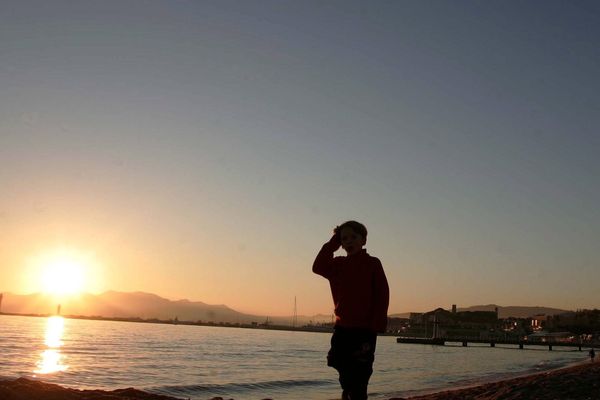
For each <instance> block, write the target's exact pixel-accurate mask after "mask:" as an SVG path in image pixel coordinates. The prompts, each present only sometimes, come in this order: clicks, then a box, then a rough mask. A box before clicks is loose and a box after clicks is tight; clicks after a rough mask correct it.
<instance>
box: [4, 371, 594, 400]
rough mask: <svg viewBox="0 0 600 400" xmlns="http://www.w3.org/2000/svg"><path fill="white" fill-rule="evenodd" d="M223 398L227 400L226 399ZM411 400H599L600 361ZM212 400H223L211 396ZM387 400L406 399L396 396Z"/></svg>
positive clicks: (18, 390) (120, 395)
mask: <svg viewBox="0 0 600 400" xmlns="http://www.w3.org/2000/svg"><path fill="white" fill-rule="evenodd" d="M0 399H2V400H26V399H33V400H126V399H138V400H173V399H175V398H174V397H168V396H161V395H156V394H151V393H147V392H143V391H141V390H137V389H133V388H127V389H118V390H113V391H104V390H77V389H69V388H64V387H61V386H59V385H54V384H49V383H45V382H42V381H34V380H29V379H25V378H19V379H15V380H6V381H0ZM225 399H228V398H227V397H226V398H225ZM409 399H410V400H442V399H444V400H466V399H467V400H468V399H477V400H500V399H502V400H513V399H514V400H517V399H552V400H559V399H560V400H592V399H600V362H596V363H583V364H580V365H576V366H571V367H567V368H562V369H558V370H553V371H549V372H543V373H537V374H533V375H527V376H522V377H518V378H512V379H506V380H502V381H498V382H492V383H486V384H482V385H478V386H472V387H467V388H461V389H456V390H448V391H443V392H438V393H432V394H428V395H423V396H416V397H410V398H409ZM211 400H223V398H221V397H214V398H212V399H211ZM390 400H408V399H406V398H399V397H395V398H392V399H390Z"/></svg>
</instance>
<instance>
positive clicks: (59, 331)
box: [33, 316, 68, 374]
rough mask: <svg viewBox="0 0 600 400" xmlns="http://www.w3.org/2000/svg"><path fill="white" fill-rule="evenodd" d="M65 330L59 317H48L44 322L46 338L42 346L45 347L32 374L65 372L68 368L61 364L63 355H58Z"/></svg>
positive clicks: (61, 318)
mask: <svg viewBox="0 0 600 400" xmlns="http://www.w3.org/2000/svg"><path fill="white" fill-rule="evenodd" d="M64 328H65V320H64V318H63V317H60V316H53V317H49V318H48V320H47V322H46V337H45V340H44V344H45V345H46V346H47V349H45V350H44V351H43V352H42V353H41V355H40V356H41V357H40V360H39V361H38V362H37V364H36V366H37V369H35V370H34V371H33V372H35V373H36V374H51V373H54V372H61V371H65V370H66V369H67V368H68V366H67V365H65V364H64V363H63V360H64V355H62V354H61V353H60V348H61V347H62V345H63V341H62V336H63V331H64Z"/></svg>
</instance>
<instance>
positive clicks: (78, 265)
mask: <svg viewBox="0 0 600 400" xmlns="http://www.w3.org/2000/svg"><path fill="white" fill-rule="evenodd" d="M85 269H86V265H85V262H84V260H83V259H82V258H81V257H78V256H77V255H76V254H72V253H68V252H58V253H55V254H52V255H49V256H47V257H45V259H44V260H43V261H42V262H41V272H40V279H41V285H42V290H43V291H44V292H45V293H49V294H53V295H73V294H77V293H80V292H82V291H83V290H84V285H85Z"/></svg>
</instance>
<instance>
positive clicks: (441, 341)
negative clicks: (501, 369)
mask: <svg viewBox="0 0 600 400" xmlns="http://www.w3.org/2000/svg"><path fill="white" fill-rule="evenodd" d="M396 342H397V343H409V344H428V345H435V346H445V345H446V343H460V344H462V346H463V347H468V346H469V343H470V344H481V343H483V344H488V345H489V346H490V347H496V345H497V344H500V345H514V346H518V347H519V349H521V350H522V349H524V348H525V346H528V347H529V346H544V347H548V350H549V351H552V350H553V348H554V347H576V348H577V349H578V350H579V351H581V350H582V349H583V348H584V347H585V348H594V347H600V343H591V342H590V343H587V342H567V341H543V340H516V339H477V338H444V337H441V338H417V337H398V338H396Z"/></svg>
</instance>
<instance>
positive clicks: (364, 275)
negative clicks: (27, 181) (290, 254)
mask: <svg viewBox="0 0 600 400" xmlns="http://www.w3.org/2000/svg"><path fill="white" fill-rule="evenodd" d="M336 247H337V246H335V245H334V244H332V243H330V242H328V243H325V244H324V245H323V248H322V249H321V251H320V252H319V254H317V258H316V259H315V262H314V264H313V272H314V273H316V274H319V275H321V276H323V277H325V278H327V279H328V280H329V285H330V286H331V294H332V296H333V303H334V305H335V317H336V318H335V324H336V326H341V327H344V328H362V329H369V330H371V331H373V332H380V333H383V332H385V328H386V326H387V310H388V304H389V300H390V290H389V287H388V283H387V279H386V277H385V273H384V272H383V266H382V265H381V261H379V259H378V258H376V257H371V256H370V255H369V254H368V253H367V251H366V250H365V249H362V250H361V251H359V252H358V253H356V254H353V255H351V256H347V257H333V253H334V251H335V250H336Z"/></svg>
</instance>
